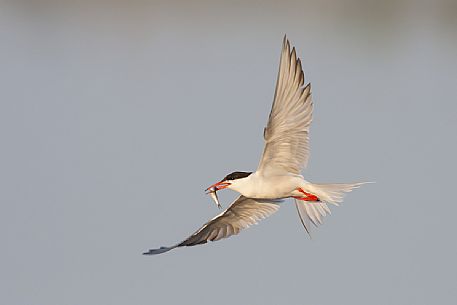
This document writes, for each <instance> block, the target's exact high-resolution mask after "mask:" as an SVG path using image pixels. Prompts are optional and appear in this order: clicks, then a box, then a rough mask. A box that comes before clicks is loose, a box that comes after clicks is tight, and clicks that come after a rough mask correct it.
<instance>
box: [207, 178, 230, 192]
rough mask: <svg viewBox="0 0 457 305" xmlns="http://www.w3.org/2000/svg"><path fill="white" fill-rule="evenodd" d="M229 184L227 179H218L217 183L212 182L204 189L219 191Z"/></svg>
mask: <svg viewBox="0 0 457 305" xmlns="http://www.w3.org/2000/svg"><path fill="white" fill-rule="evenodd" d="M230 184H231V183H229V182H227V181H219V182H217V183H214V184H213V185H211V186H210V187H208V188H207V189H206V190H205V191H206V192H211V191H220V190H223V189H225V188H227V187H228V186H229V185H230Z"/></svg>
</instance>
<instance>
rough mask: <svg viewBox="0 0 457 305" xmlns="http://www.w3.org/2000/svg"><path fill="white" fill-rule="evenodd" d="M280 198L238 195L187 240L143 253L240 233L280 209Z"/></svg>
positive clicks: (191, 244)
mask: <svg viewBox="0 0 457 305" xmlns="http://www.w3.org/2000/svg"><path fill="white" fill-rule="evenodd" d="M279 202H280V200H269V199H252V198H246V197H244V196H240V197H238V198H237V199H236V200H235V201H234V202H233V203H232V204H231V205H230V206H229V207H228V208H227V209H226V210H225V211H224V212H222V213H221V214H219V215H217V216H216V217H214V218H213V219H211V220H210V221H208V222H207V223H206V224H204V225H203V226H202V227H201V228H200V229H199V230H198V231H197V232H195V233H194V234H192V235H191V236H190V237H188V238H187V239H186V240H184V241H182V242H181V243H179V244H176V245H174V246H171V247H161V248H159V249H151V250H149V251H148V252H145V253H143V254H145V255H152V254H159V253H163V252H167V251H170V250H171V249H174V248H177V247H183V246H195V245H200V244H204V243H206V242H208V241H216V240H219V239H222V238H227V237H230V236H232V235H236V234H238V233H239V232H240V231H241V230H243V229H246V228H248V227H250V226H251V225H253V224H256V223H257V222H258V221H259V220H261V219H264V218H266V217H268V216H270V215H271V214H273V213H274V212H276V211H277V210H278V209H279V204H278V203H279Z"/></svg>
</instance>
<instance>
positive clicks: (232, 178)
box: [206, 172, 252, 192]
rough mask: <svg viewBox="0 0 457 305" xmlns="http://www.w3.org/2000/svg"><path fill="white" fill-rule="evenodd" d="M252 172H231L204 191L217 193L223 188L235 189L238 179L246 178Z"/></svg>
mask: <svg viewBox="0 0 457 305" xmlns="http://www.w3.org/2000/svg"><path fill="white" fill-rule="evenodd" d="M250 174H252V172H233V173H231V174H228V175H227V176H225V177H224V179H222V180H221V181H219V182H216V183H214V184H213V185H211V186H210V187H208V188H207V189H206V191H208V192H210V191H219V190H223V189H225V188H228V189H236V185H237V184H238V183H239V182H241V180H240V179H243V178H246V177H248V176H249V175H250Z"/></svg>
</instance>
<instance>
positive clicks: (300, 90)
mask: <svg viewBox="0 0 457 305" xmlns="http://www.w3.org/2000/svg"><path fill="white" fill-rule="evenodd" d="M303 84H304V75H303V71H302V67H301V62H300V59H299V58H297V55H296V53H295V48H293V49H292V51H291V50H290V44H289V41H288V40H287V39H286V37H284V42H283V48H282V52H281V60H280V64H279V72H278V79H277V82H276V90H275V96H274V101H273V105H272V107H271V112H270V117H269V119H268V124H267V127H265V129H264V138H265V148H264V151H263V155H262V158H261V159H260V164H259V167H258V169H257V170H258V171H259V172H262V173H263V174H266V175H269V174H286V173H293V174H300V172H301V170H302V169H303V168H304V167H305V166H306V164H307V162H308V157H309V146H308V140H309V137H308V134H309V127H310V124H311V120H312V115H313V103H312V101H311V86H310V84H308V85H306V86H303Z"/></svg>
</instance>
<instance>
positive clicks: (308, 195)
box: [293, 188, 320, 201]
mask: <svg viewBox="0 0 457 305" xmlns="http://www.w3.org/2000/svg"><path fill="white" fill-rule="evenodd" d="M297 191H299V192H300V193H302V194H304V195H305V197H297V196H293V197H294V198H295V199H298V200H303V201H320V199H319V198H318V197H317V196H316V195H313V194H311V193H308V192H305V191H304V190H302V189H301V188H297Z"/></svg>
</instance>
